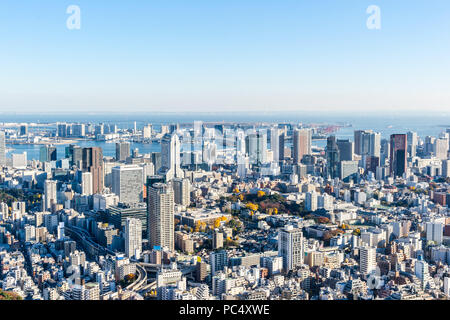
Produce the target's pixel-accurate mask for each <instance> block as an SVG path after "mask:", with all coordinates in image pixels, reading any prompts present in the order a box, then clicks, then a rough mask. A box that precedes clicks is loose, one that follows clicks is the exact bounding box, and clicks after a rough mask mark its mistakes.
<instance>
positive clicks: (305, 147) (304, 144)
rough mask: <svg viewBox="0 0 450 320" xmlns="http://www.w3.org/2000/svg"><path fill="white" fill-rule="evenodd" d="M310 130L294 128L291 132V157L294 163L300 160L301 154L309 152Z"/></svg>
mask: <svg viewBox="0 0 450 320" xmlns="http://www.w3.org/2000/svg"><path fill="white" fill-rule="evenodd" d="M311 139H312V135H311V130H310V129H295V130H294V134H293V156H292V157H293V159H294V164H298V163H300V162H301V161H302V159H303V156H304V155H307V154H311Z"/></svg>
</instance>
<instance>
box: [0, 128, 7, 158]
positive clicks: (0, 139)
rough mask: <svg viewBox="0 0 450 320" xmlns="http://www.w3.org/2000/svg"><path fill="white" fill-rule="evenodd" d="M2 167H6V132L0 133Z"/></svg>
mask: <svg viewBox="0 0 450 320" xmlns="http://www.w3.org/2000/svg"><path fill="white" fill-rule="evenodd" d="M0 166H6V141H5V132H4V131H0Z"/></svg>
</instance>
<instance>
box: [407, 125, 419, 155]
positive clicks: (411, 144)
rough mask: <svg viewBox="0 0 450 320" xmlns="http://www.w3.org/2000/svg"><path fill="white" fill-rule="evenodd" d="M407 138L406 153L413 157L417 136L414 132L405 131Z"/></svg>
mask: <svg viewBox="0 0 450 320" xmlns="http://www.w3.org/2000/svg"><path fill="white" fill-rule="evenodd" d="M407 138H408V155H409V157H411V158H412V157H415V156H416V150H417V145H418V138H417V133H416V132H412V131H410V132H408V133H407Z"/></svg>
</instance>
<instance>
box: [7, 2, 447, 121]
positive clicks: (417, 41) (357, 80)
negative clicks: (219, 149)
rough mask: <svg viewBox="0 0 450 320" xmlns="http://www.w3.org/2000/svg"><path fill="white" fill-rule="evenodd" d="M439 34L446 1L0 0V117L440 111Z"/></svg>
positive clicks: (443, 40)
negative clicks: (76, 20) (76, 24)
mask: <svg viewBox="0 0 450 320" xmlns="http://www.w3.org/2000/svg"><path fill="white" fill-rule="evenodd" d="M69 5H78V6H79V7H80V9H81V29H80V30H68V29H67V28H66V20H67V18H68V17H69V15H68V14H67V13H66V9H67V7H68V6H69ZM369 5H378V6H379V7H380V9H381V30H369V29H367V27H366V20H367V18H368V14H367V13H366V9H367V7H368V6H369ZM449 39H450V1H448V0H428V1H425V0H423V1H422V0H408V1H407V0H395V1H393V0H389V1H383V0H370V1H365V0H340V1H338V0H315V1H313V0H308V1H302V0H292V1H291V0H273V1H272V0H270V1H264V0H259V1H254V0H228V1H222V0H184V1H181V0H159V1H153V0H149V1H143V0H127V1H104V0H88V1H84V0H71V1H63V0H58V1H56V0H39V1H35V0H2V1H1V2H0V111H1V112H10V111H13V112H16V111H23V112H27V111H45V112H54V111H58V112H59V111H258V110H263V111H272V110H286V111H303V110H305V111H306V110H313V111H327V112H330V111H360V110H372V111H373V110H376V111H383V112H384V111H385V110H427V111H448V110H450V90H449V89H450V58H449V57H450V41H449Z"/></svg>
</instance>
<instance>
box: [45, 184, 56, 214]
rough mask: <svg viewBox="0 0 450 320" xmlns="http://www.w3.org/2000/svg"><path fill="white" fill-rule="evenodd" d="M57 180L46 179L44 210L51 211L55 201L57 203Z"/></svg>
mask: <svg viewBox="0 0 450 320" xmlns="http://www.w3.org/2000/svg"><path fill="white" fill-rule="evenodd" d="M56 184H57V183H56V181H53V180H45V183H44V210H45V211H49V210H51V208H52V204H53V203H55V204H56V203H57V197H56Z"/></svg>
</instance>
